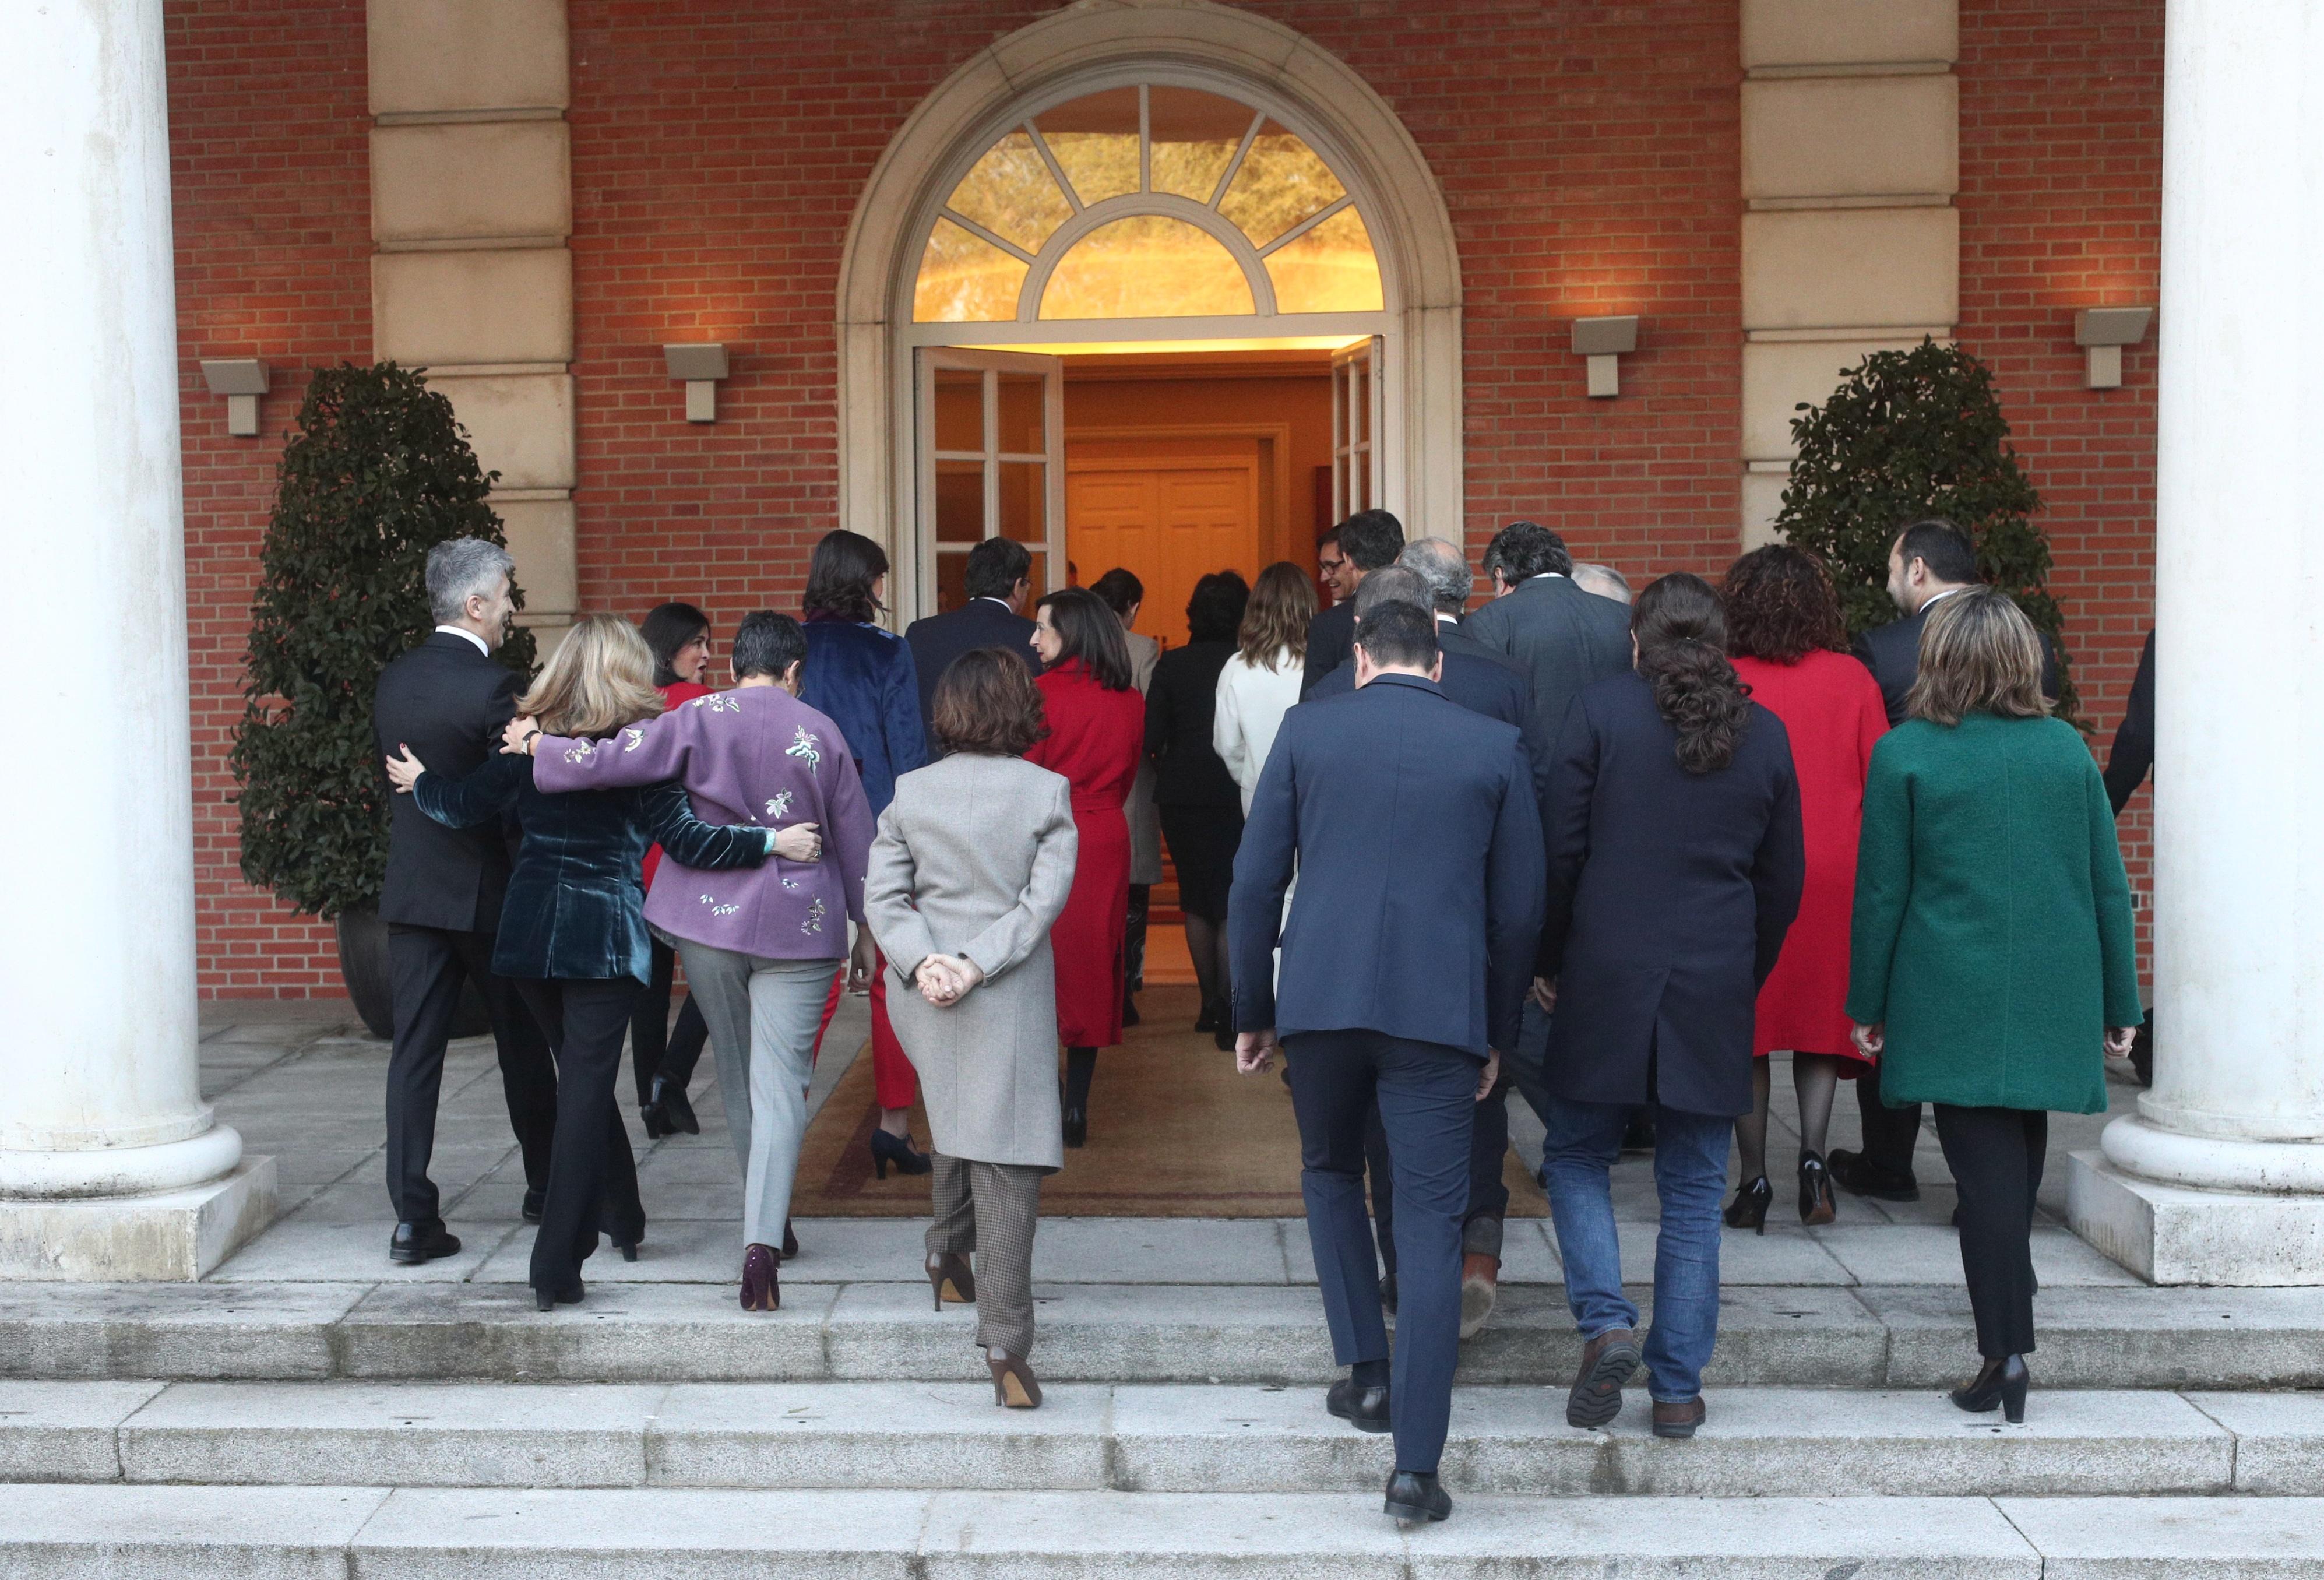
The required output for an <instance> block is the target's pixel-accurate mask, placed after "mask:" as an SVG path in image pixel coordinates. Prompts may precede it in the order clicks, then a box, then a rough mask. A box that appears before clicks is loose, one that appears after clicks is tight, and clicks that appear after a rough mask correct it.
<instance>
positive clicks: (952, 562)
mask: <svg viewBox="0 0 2324 1580" xmlns="http://www.w3.org/2000/svg"><path fill="white" fill-rule="evenodd" d="M967 602H968V556H967V555H965V554H945V553H942V552H939V553H938V554H937V555H936V613H937V614H950V613H951V612H952V611H953V610H954V609H957V608H959V607H960V606H961V605H963V604H965V603H967Z"/></svg>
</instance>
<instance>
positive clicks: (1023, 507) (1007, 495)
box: [1001, 461, 1049, 543]
mask: <svg viewBox="0 0 2324 1580" xmlns="http://www.w3.org/2000/svg"><path fill="white" fill-rule="evenodd" d="M1045 471H1047V467H1043V466H1042V465H1041V463H1040V462H1038V461H1003V462H1001V536H1002V537H1004V538H1014V539H1016V540H1017V541H1019V543H1045V542H1047V541H1048V536H1049V528H1048V516H1047V511H1046V510H1045V509H1044V508H1043V506H1044V505H1045V504H1047V496H1046V495H1045V494H1043V492H1042V487H1041V482H1042V478H1041V474H1042V473H1043V472H1045Z"/></svg>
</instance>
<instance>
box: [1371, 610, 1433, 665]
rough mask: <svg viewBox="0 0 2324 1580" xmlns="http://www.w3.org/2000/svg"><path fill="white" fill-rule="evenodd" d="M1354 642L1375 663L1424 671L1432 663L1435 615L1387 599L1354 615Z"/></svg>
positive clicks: (1428, 611) (1431, 612)
mask: <svg viewBox="0 0 2324 1580" xmlns="http://www.w3.org/2000/svg"><path fill="white" fill-rule="evenodd" d="M1356 645H1357V646H1358V647H1360V648H1361V649H1363V650H1364V656H1365V657H1367V658H1369V659H1370V660H1371V661H1372V662H1373V663H1375V664H1380V665H1394V666H1395V667H1397V668H1398V669H1409V670H1425V669H1427V668H1428V667H1429V666H1430V665H1432V664H1434V663H1435V662H1436V652H1437V648H1436V615H1435V614H1434V612H1433V611H1431V610H1428V609H1424V608H1422V607H1421V606H1420V605H1417V604H1407V603H1406V602H1404V601H1403V600H1402V599H1400V598H1397V599H1391V600H1390V601H1389V602H1388V603H1385V604H1381V605H1379V606H1377V607H1376V608H1374V609H1373V610H1372V612H1371V613H1370V614H1361V615H1359V616H1357V618H1356Z"/></svg>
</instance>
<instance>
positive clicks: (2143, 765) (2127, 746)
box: [2106, 631, 2154, 818]
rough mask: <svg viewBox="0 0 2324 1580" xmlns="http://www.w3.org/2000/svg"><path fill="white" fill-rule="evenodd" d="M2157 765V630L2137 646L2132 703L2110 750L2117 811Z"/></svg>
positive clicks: (2109, 778) (2110, 785)
mask: <svg viewBox="0 0 2324 1580" xmlns="http://www.w3.org/2000/svg"><path fill="white" fill-rule="evenodd" d="M2153 766H2154V633H2153V632H2152V631H2150V632H2148V633H2146V645H2145V646H2144V647H2143V648H2141V649H2139V650H2138V674H2137V677H2136V678H2135V679H2133V680H2132V681H2131V683H2130V706H2129V707H2126V708H2125V709H2124V710H2123V715H2122V727H2121V728H2120V729H2117V730H2116V731H2115V733H2114V749H2113V750H2112V751H2111V752H2108V753H2107V765H2106V787H2107V800H2108V801H2109V802H2111V803H2113V806H2114V815H2115V816H2116V817H2117V818H2119V817H2121V816H2122V809H2123V808H2124V807H2125V806H2126V805H2127V804H2129V801H2130V798H2131V797H2132V795H2134V794H2135V793H2136V791H2137V790H2138V787H2139V786H2140V785H2141V784H2144V782H2145V781H2146V771H2147V770H2148V769H2150V768H2153Z"/></svg>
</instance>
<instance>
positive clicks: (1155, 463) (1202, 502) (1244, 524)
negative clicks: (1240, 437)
mask: <svg viewBox="0 0 2324 1580" xmlns="http://www.w3.org/2000/svg"><path fill="white" fill-rule="evenodd" d="M1065 542H1066V550H1065V551H1066V554H1067V555H1068V556H1069V557H1070V558H1071V559H1072V560H1073V563H1074V568H1075V569H1077V570H1078V571H1079V572H1080V573H1081V579H1082V584H1083V585H1084V587H1086V586H1087V585H1089V584H1090V583H1091V582H1093V581H1095V580H1096V579H1097V578H1098V577H1100V576H1102V575H1103V574H1104V573H1105V572H1106V571H1107V570H1109V569H1111V568H1112V567H1114V566H1117V565H1119V566H1121V567H1122V568H1125V569H1127V570H1129V571H1130V572H1131V573H1132V574H1133V575H1135V576H1136V577H1138V579H1139V581H1141V582H1143V583H1144V584H1145V586H1146V607H1145V611H1144V612H1143V613H1142V614H1139V619H1138V629H1139V630H1140V631H1141V632H1144V633H1146V634H1147V635H1148V636H1157V637H1159V638H1161V639H1162V641H1163V643H1164V645H1166V646H1169V647H1176V646H1179V645H1181V644H1183V643H1184V642H1185V641H1186V600H1187V598H1188V597H1190V596H1192V595H1193V593H1194V584H1195V582H1197V581H1198V580H1200V579H1201V578H1202V577H1205V576H1207V575H1209V574H1210V573H1211V572H1213V571H1214V570H1232V571H1237V572H1240V574H1241V576H1242V577H1243V579H1244V580H1245V581H1250V580H1252V579H1254V578H1255V577H1257V576H1258V575H1259V466H1258V463H1257V461H1256V460H1255V459H1252V458H1250V457H1236V456H1223V457H1221V456H1213V457H1194V456H1189V457H1167V458H1163V457H1152V458H1148V457H1118V458H1117V457H1108V458H1093V459H1089V460H1084V461H1074V462H1071V463H1069V465H1068V467H1067V470H1066V473H1065Z"/></svg>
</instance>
